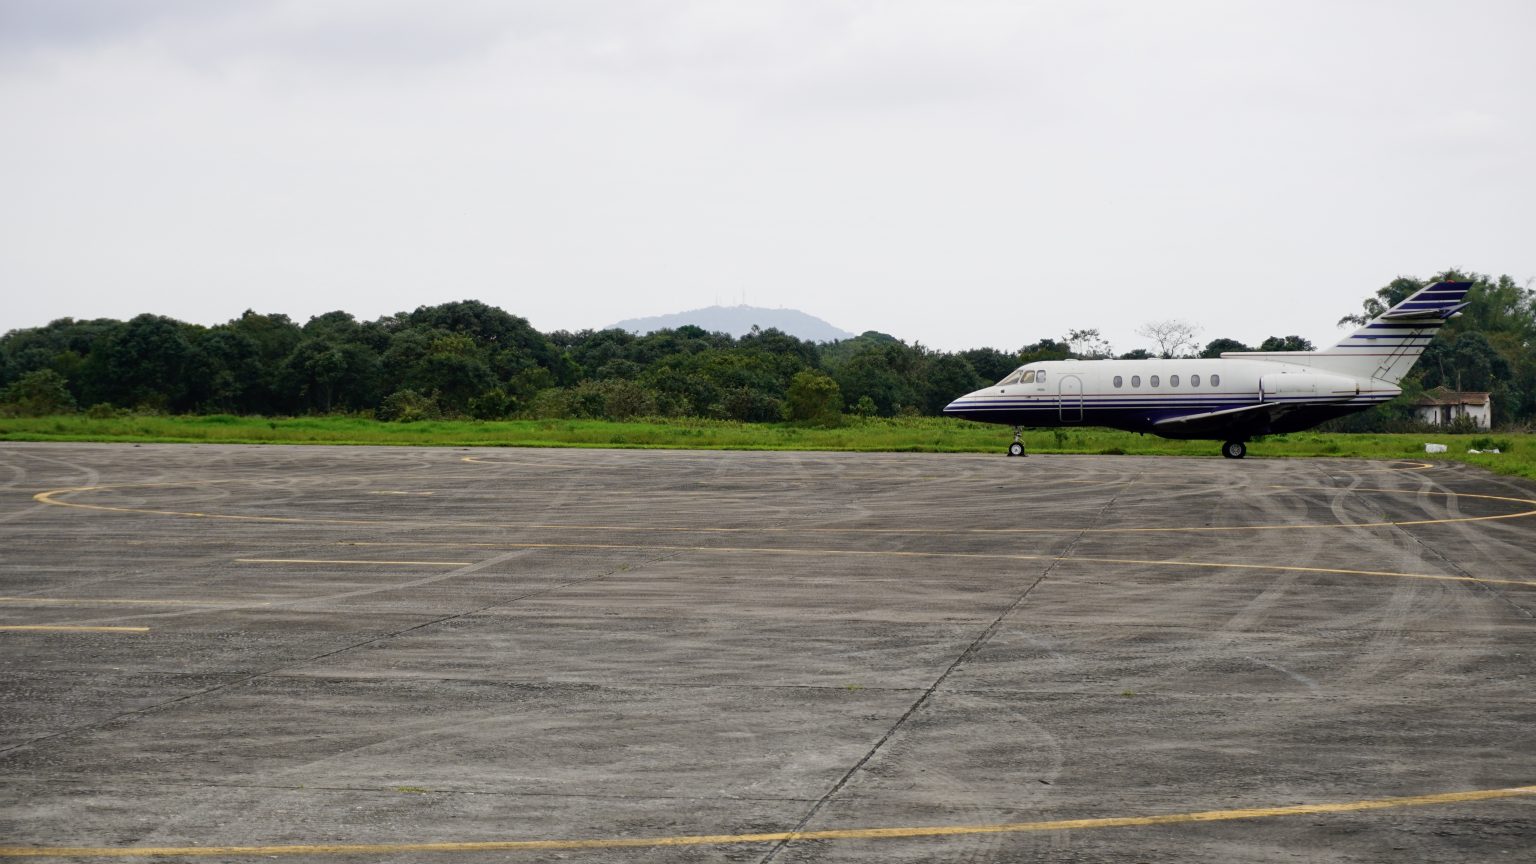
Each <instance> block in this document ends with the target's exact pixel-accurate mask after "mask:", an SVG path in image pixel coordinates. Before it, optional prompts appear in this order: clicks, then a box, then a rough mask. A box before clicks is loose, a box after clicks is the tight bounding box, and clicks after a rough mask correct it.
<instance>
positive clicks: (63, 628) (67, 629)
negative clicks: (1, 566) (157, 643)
mask: <svg viewBox="0 0 1536 864" xmlns="http://www.w3.org/2000/svg"><path fill="white" fill-rule="evenodd" d="M0 630H40V631H45V632H58V633H148V632H149V628H148V627H86V626H83V625H74V624H8V625H5V626H0Z"/></svg>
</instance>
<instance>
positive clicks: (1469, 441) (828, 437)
mask: <svg viewBox="0 0 1536 864" xmlns="http://www.w3.org/2000/svg"><path fill="white" fill-rule="evenodd" d="M1009 438H1010V433H1009V430H1008V429H1007V428H1006V427H1003V426H990V425H986V424H981V423H969V422H966V421H962V420H950V419H944V418H934V417H923V418H902V419H894V420H882V419H857V418H851V419H849V421H848V422H847V424H846V425H843V426H838V427H835V428H829V429H821V428H811V427H804V426H794V425H790V424H787V423H771V424H766V423H733V422H729V421H720V420H649V421H637V422H632V423H613V422H608V421H602V420H507V421H496V422H480V421H473V420H441V421H425V422H420V423H381V422H379V421H377V420H372V419H367V418H361V417H296V418H265V417H234V416H231V415H227V414H217V415H211V416H206V417H162V416H128V417H112V418H100V419H96V418H90V417H86V416H84V415H80V414H72V415H62V416H56V417H28V418H0V440H4V441H118V442H132V443H195V444H387V445H408V446H434V447H650V448H686V449H701V450H709V449H718V450H862V451H878V452H888V453H889V452H909V453H996V454H999V455H1000V454H1001V453H1002V451H1003V448H1004V447H1005V446H1006V445H1007V443H1008V441H1009ZM1490 439H1491V441H1492V446H1496V447H1499V448H1500V449H1501V450H1503V451H1504V452H1503V453H1502V454H1500V455H1491V454H1489V455H1476V454H1469V453H1467V452H1466V451H1467V449H1468V448H1470V447H1473V446H1474V445H1481V446H1479V448H1478V449H1484V447H1486V446H1488V443H1489V440H1490ZM1024 441H1025V445H1026V446H1027V447H1028V448H1029V450H1030V452H1032V453H1098V454H1128V455H1159V456H1204V457H1212V458H1219V455H1218V450H1217V443H1216V442H1213V441H1167V440H1164V439H1162V438H1156V437H1153V436H1150V435H1137V434H1135V433H1133V432H1118V431H1114V430H1110V429H1097V428H1089V427H1084V428H1076V429H1062V430H1053V429H1037V430H1030V431H1029V432H1026V433H1025V435H1024ZM1428 441H1433V442H1435V443H1439V444H1445V445H1447V447H1449V452H1447V453H1444V454H1434V455H1426V454H1425V453H1424V444H1425V442H1428ZM1248 452H1249V455H1250V457H1268V456H1339V457H1345V456H1347V457H1359V458H1367V459H1408V458H1413V459H1422V460H1425V461H1434V460H1441V459H1451V460H1455V461H1459V462H1467V463H1471V464H1473V465H1477V466H1479V467H1482V468H1487V469H1488V470H1490V471H1495V472H1498V473H1501V474H1511V475H1517V476H1523V477H1530V478H1536V435H1514V434H1498V433H1494V434H1491V435H1488V434H1483V435H1439V434H1432V433H1426V434H1410V435H1387V434H1381V435H1373V434H1360V435H1327V434H1321V433H1312V432H1301V433H1296V434H1292V435H1275V436H1270V437H1269V438H1266V439H1263V440H1260V441H1256V442H1253V443H1252V444H1250V445H1249V449H1248Z"/></svg>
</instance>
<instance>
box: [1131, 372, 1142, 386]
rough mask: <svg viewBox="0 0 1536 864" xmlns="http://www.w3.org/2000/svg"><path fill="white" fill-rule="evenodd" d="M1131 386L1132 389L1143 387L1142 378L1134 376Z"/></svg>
mask: <svg viewBox="0 0 1536 864" xmlns="http://www.w3.org/2000/svg"><path fill="white" fill-rule="evenodd" d="M1131 386H1132V387H1140V386H1141V376H1140V375H1132V376H1131Z"/></svg>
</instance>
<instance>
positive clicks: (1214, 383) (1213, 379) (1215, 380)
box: [1211, 375, 1221, 387]
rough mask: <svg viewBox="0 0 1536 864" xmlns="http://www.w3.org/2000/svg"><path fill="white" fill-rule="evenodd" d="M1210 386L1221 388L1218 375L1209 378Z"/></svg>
mask: <svg viewBox="0 0 1536 864" xmlns="http://www.w3.org/2000/svg"><path fill="white" fill-rule="evenodd" d="M1211 386H1212V387H1220V386H1221V376H1220V375H1212V376H1211Z"/></svg>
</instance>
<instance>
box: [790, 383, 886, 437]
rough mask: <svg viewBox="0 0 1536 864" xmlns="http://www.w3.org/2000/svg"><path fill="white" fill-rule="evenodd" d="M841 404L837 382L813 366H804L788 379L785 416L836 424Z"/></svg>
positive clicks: (826, 424)
mask: <svg viewBox="0 0 1536 864" xmlns="http://www.w3.org/2000/svg"><path fill="white" fill-rule="evenodd" d="M864 398H865V399H868V398H869V397H868V396H865V397H864ZM842 404H843V393H842V390H840V389H839V388H838V386H837V382H836V381H833V380H832V378H831V377H830V376H828V375H825V374H823V373H821V372H817V371H815V370H814V369H803V370H801V371H799V372H797V373H795V377H794V378H793V379H791V380H790V382H789V392H788V393H786V394H785V400H784V419H786V420H790V421H794V422H801V423H815V424H818V425H823V426H833V425H836V424H837V423H838V422H839V421H840V420H841V419H842V416H841V413H840V412H839V411H838V409H839V408H840V407H841V406H842Z"/></svg>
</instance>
